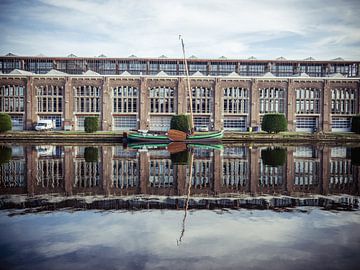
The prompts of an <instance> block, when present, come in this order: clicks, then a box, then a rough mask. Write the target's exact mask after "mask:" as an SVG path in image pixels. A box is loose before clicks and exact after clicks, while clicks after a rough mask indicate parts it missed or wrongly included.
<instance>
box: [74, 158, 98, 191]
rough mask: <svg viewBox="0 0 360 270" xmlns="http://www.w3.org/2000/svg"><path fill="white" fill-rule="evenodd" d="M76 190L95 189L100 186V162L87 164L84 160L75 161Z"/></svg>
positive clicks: (77, 159)
mask: <svg viewBox="0 0 360 270" xmlns="http://www.w3.org/2000/svg"><path fill="white" fill-rule="evenodd" d="M74 167H75V168H74V169H75V171H74V172H75V180H74V188H93V187H98V186H99V184H100V165H99V162H86V161H85V159H84V158H76V159H75V160H74Z"/></svg>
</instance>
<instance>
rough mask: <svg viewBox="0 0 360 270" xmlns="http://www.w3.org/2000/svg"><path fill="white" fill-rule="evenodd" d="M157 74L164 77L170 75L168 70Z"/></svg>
mask: <svg viewBox="0 0 360 270" xmlns="http://www.w3.org/2000/svg"><path fill="white" fill-rule="evenodd" d="M156 76H158V77H164V76H169V75H168V74H167V73H166V72H164V71H162V70H161V71H160V72H159V73H158V74H156Z"/></svg>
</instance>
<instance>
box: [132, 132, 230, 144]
mask: <svg viewBox="0 0 360 270" xmlns="http://www.w3.org/2000/svg"><path fill="white" fill-rule="evenodd" d="M223 137H224V131H223V130H221V131H213V132H197V133H195V134H192V135H189V136H187V138H186V139H185V140H172V139H170V138H169V137H168V136H167V135H162V134H161V135H159V134H152V133H140V132H131V133H128V134H127V136H126V139H127V140H128V141H130V142H150V143H169V142H174V141H179V142H186V143H196V142H218V141H220V140H221V139H222V138H223Z"/></svg>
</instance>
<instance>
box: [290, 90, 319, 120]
mask: <svg viewBox="0 0 360 270" xmlns="http://www.w3.org/2000/svg"><path fill="white" fill-rule="evenodd" d="M295 93H296V113H297V114H319V113H320V90H319V89H312V88H303V89H296V90H295Z"/></svg>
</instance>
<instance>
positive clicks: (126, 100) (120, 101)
mask: <svg viewBox="0 0 360 270" xmlns="http://www.w3.org/2000/svg"><path fill="white" fill-rule="evenodd" d="M112 91H113V112H114V113H136V112H137V111H138V108H137V101H138V93H139V90H138V89H137V88H136V87H130V86H119V87H116V88H113V89H112Z"/></svg>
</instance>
